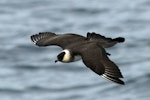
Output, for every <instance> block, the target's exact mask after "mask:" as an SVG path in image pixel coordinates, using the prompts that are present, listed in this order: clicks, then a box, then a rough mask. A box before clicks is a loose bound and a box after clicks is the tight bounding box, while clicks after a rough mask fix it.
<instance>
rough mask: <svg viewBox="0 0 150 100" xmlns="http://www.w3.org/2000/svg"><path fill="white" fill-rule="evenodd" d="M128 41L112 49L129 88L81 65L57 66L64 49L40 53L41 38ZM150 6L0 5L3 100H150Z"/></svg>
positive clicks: (16, 0) (132, 2) (70, 1)
mask: <svg viewBox="0 0 150 100" xmlns="http://www.w3.org/2000/svg"><path fill="white" fill-rule="evenodd" d="M45 31H49V32H55V33H58V34H63V33H77V34H80V35H83V36H86V33H87V32H96V33H99V34H102V35H104V36H107V37H112V38H115V37H125V39H126V41H125V42H124V43H120V44H117V45H116V46H114V47H112V48H108V49H107V52H109V53H110V54H111V56H109V58H110V59H111V60H112V61H114V62H115V63H116V64H117V65H118V66H119V68H120V70H121V72H122V74H123V76H124V78H123V80H124V81H125V82H126V84H125V85H124V86H123V85H118V84H114V83H112V82H110V81H107V80H105V79H103V78H101V77H100V76H98V75H97V74H95V73H94V72H92V71H91V70H90V69H88V68H87V67H86V66H85V65H84V64H83V63H82V61H77V62H73V63H69V64H66V63H60V62H59V63H55V62H54V61H55V60H56V56H57V54H58V53H59V52H61V48H60V47H56V46H52V47H43V48H42V47H37V46H35V45H34V44H33V43H32V42H31V40H30V36H31V35H33V34H37V33H39V32H45ZM149 52H150V0H0V100H150V53H149Z"/></svg>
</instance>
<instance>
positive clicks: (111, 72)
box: [80, 44, 124, 84]
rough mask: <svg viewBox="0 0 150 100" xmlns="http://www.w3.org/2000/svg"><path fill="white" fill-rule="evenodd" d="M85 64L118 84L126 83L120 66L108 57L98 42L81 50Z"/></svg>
mask: <svg viewBox="0 0 150 100" xmlns="http://www.w3.org/2000/svg"><path fill="white" fill-rule="evenodd" d="M80 53H81V57H82V59H83V62H84V64H85V65H86V66H87V67H89V68H90V69H91V70H93V71H94V72H95V73H97V74H98V75H101V76H102V77H103V78H106V79H108V80H110V81H113V82H115V83H118V84H124V82H123V81H122V80H120V79H119V78H123V76H122V74H121V72H120V70H119V68H118V66H117V65H116V64H115V63H114V62H112V61H111V60H110V59H109V58H108V57H107V53H106V51H105V50H104V48H102V47H100V46H99V45H97V44H89V45H88V46H87V45H86V47H84V46H83V49H82V50H81V51H80Z"/></svg>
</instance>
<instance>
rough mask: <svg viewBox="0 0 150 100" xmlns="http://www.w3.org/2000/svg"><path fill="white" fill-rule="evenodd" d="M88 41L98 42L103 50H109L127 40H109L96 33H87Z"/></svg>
mask: <svg viewBox="0 0 150 100" xmlns="http://www.w3.org/2000/svg"><path fill="white" fill-rule="evenodd" d="M87 40H89V41H97V42H98V43H99V44H100V45H101V46H102V47H103V48H108V47H112V46H114V45H115V44H116V43H121V42H124V41H125V39H124V38H123V37H118V38H114V39H112V38H109V37H105V36H102V35H100V34H96V33H95V32H92V33H90V32H88V33H87Z"/></svg>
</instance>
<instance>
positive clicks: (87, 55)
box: [31, 32, 124, 84]
mask: <svg viewBox="0 0 150 100" xmlns="http://www.w3.org/2000/svg"><path fill="white" fill-rule="evenodd" d="M31 40H32V41H33V43H34V44H36V45H38V46H50V45H57V46H60V47H61V48H62V49H63V51H62V52H61V53H60V54H58V56H57V60H56V61H55V62H57V61H61V62H64V63H69V62H73V61H77V60H80V59H82V61H83V63H84V64H85V65H86V66H87V67H88V68H90V69H91V70H93V71H94V72H95V73H97V74H98V75H101V76H102V77H104V78H106V79H108V80H111V81H113V82H116V83H119V84H124V82H123V81H122V80H120V78H123V76H122V74H121V72H120V70H119V68H118V67H117V65H116V64H115V63H113V62H112V61H111V60H110V59H109V58H108V56H107V55H110V54H109V53H107V52H106V51H105V49H104V48H108V47H112V46H114V45H115V44H116V43H119V42H124V38H121V37H119V38H115V39H112V38H106V37H104V36H102V35H100V34H96V33H94V32H93V33H89V32H88V33H87V37H84V36H81V35H77V34H72V33H68V34H63V35H57V34H55V33H52V32H43V33H39V34H36V35H32V36H31Z"/></svg>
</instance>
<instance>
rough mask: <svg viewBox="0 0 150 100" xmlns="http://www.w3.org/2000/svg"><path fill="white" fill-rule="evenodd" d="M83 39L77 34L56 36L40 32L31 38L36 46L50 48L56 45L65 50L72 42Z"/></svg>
mask: <svg viewBox="0 0 150 100" xmlns="http://www.w3.org/2000/svg"><path fill="white" fill-rule="evenodd" d="M84 39H85V37H83V36H81V35H77V34H71V33H68V34H63V35H57V34H55V33H52V32H41V33H39V34H35V35H32V36H31V40H32V42H33V43H34V44H35V45H37V46H50V45H57V46H60V47H61V48H65V47H66V46H67V45H69V44H70V43H72V42H77V41H81V40H84Z"/></svg>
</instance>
